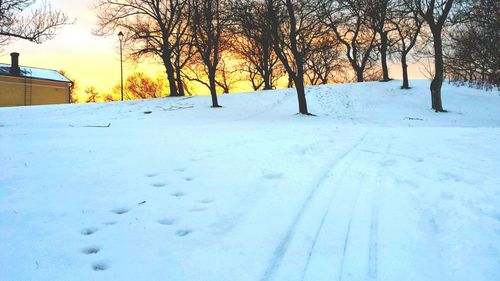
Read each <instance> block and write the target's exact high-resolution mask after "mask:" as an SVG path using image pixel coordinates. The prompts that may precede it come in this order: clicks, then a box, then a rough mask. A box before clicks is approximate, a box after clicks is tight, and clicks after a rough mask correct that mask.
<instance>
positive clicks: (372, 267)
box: [368, 144, 392, 280]
mask: <svg viewBox="0 0 500 281" xmlns="http://www.w3.org/2000/svg"><path fill="white" fill-rule="evenodd" d="M391 147H392V144H388V145H387V148H386V152H385V155H386V157H387V155H390V154H391ZM381 189H382V186H381V184H380V182H377V183H376V184H375V188H374V192H373V200H372V201H373V203H372V215H371V219H370V240H369V242H368V243H369V249H368V278H370V279H372V280H377V279H378V224H379V209H380V193H381Z"/></svg>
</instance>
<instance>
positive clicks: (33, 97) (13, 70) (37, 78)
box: [0, 53, 71, 107]
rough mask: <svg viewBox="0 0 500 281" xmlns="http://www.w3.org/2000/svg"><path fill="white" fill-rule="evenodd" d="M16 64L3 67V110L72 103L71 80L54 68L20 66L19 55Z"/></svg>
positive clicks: (0, 86)
mask: <svg viewBox="0 0 500 281" xmlns="http://www.w3.org/2000/svg"><path fill="white" fill-rule="evenodd" d="M11 58H12V63H11V65H8V64H0V107H2V106H29V105H44V104H64V103H70V102H71V95H70V86H71V81H70V80H69V79H68V78H66V77H64V76H63V75H61V74H60V73H59V72H57V71H55V70H50V69H41V68H33V67H24V66H21V67H20V66H19V54H18V53H12V54H11Z"/></svg>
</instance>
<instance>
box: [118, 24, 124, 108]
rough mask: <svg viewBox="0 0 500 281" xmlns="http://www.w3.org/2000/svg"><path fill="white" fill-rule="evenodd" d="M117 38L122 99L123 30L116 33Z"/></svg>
mask: <svg viewBox="0 0 500 281" xmlns="http://www.w3.org/2000/svg"><path fill="white" fill-rule="evenodd" d="M118 40H120V75H121V82H120V85H121V93H122V101H123V32H121V31H120V33H118Z"/></svg>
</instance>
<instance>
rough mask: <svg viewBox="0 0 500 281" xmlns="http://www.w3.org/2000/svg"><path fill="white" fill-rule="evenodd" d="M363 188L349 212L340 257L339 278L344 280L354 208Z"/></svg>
mask: <svg viewBox="0 0 500 281" xmlns="http://www.w3.org/2000/svg"><path fill="white" fill-rule="evenodd" d="M364 178H365V177H364V176H363V179H362V180H361V182H362V183H363V182H364ZM361 189H363V187H362V186H361V185H360V187H359V188H358V189H356V195H355V199H354V203H353V204H352V205H351V206H352V208H351V211H350V212H349V223H348V224H347V230H346V233H345V239H344V247H343V248H342V257H341V259H340V260H341V262H340V271H339V278H338V280H339V281H342V276H343V274H344V265H345V259H346V254H347V245H348V244H349V237H350V236H351V225H352V221H353V218H354V210H355V209H356V206H357V205H358V199H359V194H360V193H361Z"/></svg>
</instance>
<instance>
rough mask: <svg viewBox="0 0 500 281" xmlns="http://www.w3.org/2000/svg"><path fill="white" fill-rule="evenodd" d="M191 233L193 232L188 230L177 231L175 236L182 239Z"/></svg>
mask: <svg viewBox="0 0 500 281" xmlns="http://www.w3.org/2000/svg"><path fill="white" fill-rule="evenodd" d="M191 232H193V231H192V230H190V229H181V230H178V231H177V232H176V233H175V234H176V235H177V236H179V237H184V236H187V235H189V234H191Z"/></svg>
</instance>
